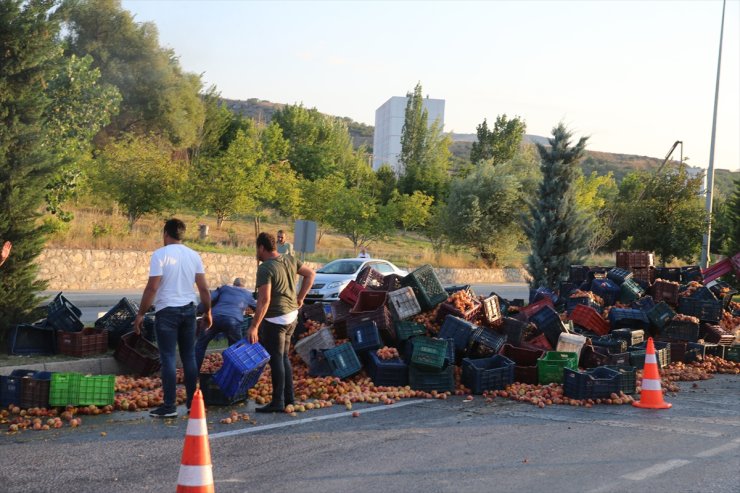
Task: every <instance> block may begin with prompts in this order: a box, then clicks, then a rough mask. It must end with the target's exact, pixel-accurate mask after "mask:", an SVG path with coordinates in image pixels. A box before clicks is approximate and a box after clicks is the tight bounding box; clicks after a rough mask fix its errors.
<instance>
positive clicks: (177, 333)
mask: <svg viewBox="0 0 740 493" xmlns="http://www.w3.org/2000/svg"><path fill="white" fill-rule="evenodd" d="M154 323H155V328H156V331H157V345H158V346H159V359H160V362H161V363H162V369H161V373H162V389H163V391H164V405H165V406H167V407H175V396H176V385H177V381H176V378H177V377H176V368H175V366H176V364H177V357H176V355H175V347H176V346H179V349H180V359H181V360H182V369H183V372H184V373H185V389H186V391H187V399H188V400H187V404H188V405H190V402H191V401H192V400H193V395H194V394H195V387H196V385H197V382H198V367H197V366H195V304H193V303H190V304H189V305H185V306H176V307H167V308H163V309H162V310H159V311H158V312H157V315H156V317H155V318H154Z"/></svg>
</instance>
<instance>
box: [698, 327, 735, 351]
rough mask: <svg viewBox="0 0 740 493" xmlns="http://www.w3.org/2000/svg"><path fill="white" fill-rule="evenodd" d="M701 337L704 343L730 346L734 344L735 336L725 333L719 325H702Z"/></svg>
mask: <svg viewBox="0 0 740 493" xmlns="http://www.w3.org/2000/svg"><path fill="white" fill-rule="evenodd" d="M701 336H702V339H704V340H705V341H706V342H710V343H713V344H719V345H721V346H730V345H732V343H734V342H735V335H734V334H732V333H730V332H727V331H725V330H724V329H723V328H722V327H720V326H719V325H711V324H702V326H701Z"/></svg>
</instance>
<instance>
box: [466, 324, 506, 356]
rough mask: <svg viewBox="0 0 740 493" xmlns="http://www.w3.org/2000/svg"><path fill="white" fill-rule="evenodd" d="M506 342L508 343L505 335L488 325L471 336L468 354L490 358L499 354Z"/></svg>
mask: <svg viewBox="0 0 740 493" xmlns="http://www.w3.org/2000/svg"><path fill="white" fill-rule="evenodd" d="M504 343H506V336H505V335H502V334H499V333H497V332H494V331H493V330H491V329H489V328H487V327H481V328H479V329H477V330H476V331H475V332H473V335H472V336H471V337H470V345H469V346H468V355H469V357H470V358H488V357H490V356H493V355H495V354H497V353H498V352H499V350H500V349H501V346H503V345H504Z"/></svg>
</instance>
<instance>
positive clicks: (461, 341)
mask: <svg viewBox="0 0 740 493" xmlns="http://www.w3.org/2000/svg"><path fill="white" fill-rule="evenodd" d="M476 330H478V327H477V326H475V325H474V324H472V323H470V322H468V321H467V320H463V319H461V318H457V317H454V316H452V315H448V316H447V318H445V321H444V323H443V324H442V328H441V329H440V330H439V337H440V339H452V340H454V341H455V349H456V350H457V351H465V350H466V349H467V348H468V344H470V338H471V337H472V335H473V332H475V331H476Z"/></svg>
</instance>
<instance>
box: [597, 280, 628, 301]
mask: <svg viewBox="0 0 740 493" xmlns="http://www.w3.org/2000/svg"><path fill="white" fill-rule="evenodd" d="M591 291H592V292H593V293H594V294H597V295H599V296H600V297H601V299H602V300H604V305H606V306H612V305H614V304H615V303H616V302H617V301H618V300H619V296H620V295H621V293H622V289H621V288H620V287H619V286H618V285H617V284H616V283H615V282H614V281H612V280H611V279H594V280H593V281H592V282H591Z"/></svg>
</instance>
